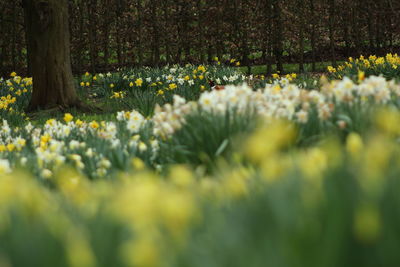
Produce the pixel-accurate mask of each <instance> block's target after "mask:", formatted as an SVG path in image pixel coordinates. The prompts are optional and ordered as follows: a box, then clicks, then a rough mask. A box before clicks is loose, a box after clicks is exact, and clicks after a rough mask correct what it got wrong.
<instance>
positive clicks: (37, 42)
mask: <svg viewBox="0 0 400 267" xmlns="http://www.w3.org/2000/svg"><path fill="white" fill-rule="evenodd" d="M23 5H24V10H25V19H26V29H25V30H26V36H27V48H28V51H29V58H28V60H29V63H30V66H31V70H32V76H33V81H34V83H33V93H32V99H31V102H30V104H29V107H28V111H34V110H37V109H51V108H61V109H64V108H68V107H80V106H81V105H82V104H81V102H80V101H79V99H78V96H77V94H76V91H75V87H74V81H73V76H72V70H71V60H70V33H69V24H68V0H23Z"/></svg>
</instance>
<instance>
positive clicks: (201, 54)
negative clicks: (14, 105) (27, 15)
mask: <svg viewBox="0 0 400 267" xmlns="http://www.w3.org/2000/svg"><path fill="white" fill-rule="evenodd" d="M69 9H70V28H71V46H72V47H71V49H72V55H71V57H72V65H73V71H74V72H75V73H81V72H85V71H90V72H92V73H97V72H104V71H110V70H113V69H116V68H120V67H125V66H139V65H140V66H143V65H145V66H160V65H165V64H174V63H180V64H184V63H207V62H212V61H213V60H214V58H215V57H218V58H219V59H220V60H221V59H223V58H224V57H226V58H235V59H237V60H240V61H241V63H242V65H247V66H249V65H264V64H265V65H267V66H268V68H267V72H270V71H271V69H272V68H271V65H272V64H276V66H277V68H276V69H277V70H280V71H284V70H283V63H298V64H299V70H300V71H302V70H303V69H304V66H303V64H304V63H315V62H319V61H332V64H333V65H335V64H336V61H337V60H341V59H344V58H347V57H349V56H357V55H360V54H365V55H369V54H377V55H379V54H386V53H388V52H398V51H400V23H399V18H400V1H393V0H354V1H353V0H351V1H350V0H208V1H204V0H192V1H187V0H162V1H161V0H74V1H70V4H69ZM0 36H1V38H0V75H6V74H8V73H10V72H11V71H17V72H18V73H25V74H27V72H29V70H28V69H27V64H26V59H27V50H26V48H25V47H26V46H25V38H24V36H25V33H24V14H23V8H22V7H21V6H20V5H19V3H18V2H17V3H16V2H13V3H11V2H10V1H7V0H1V1H0ZM312 70H314V71H315V64H313V65H312Z"/></svg>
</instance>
